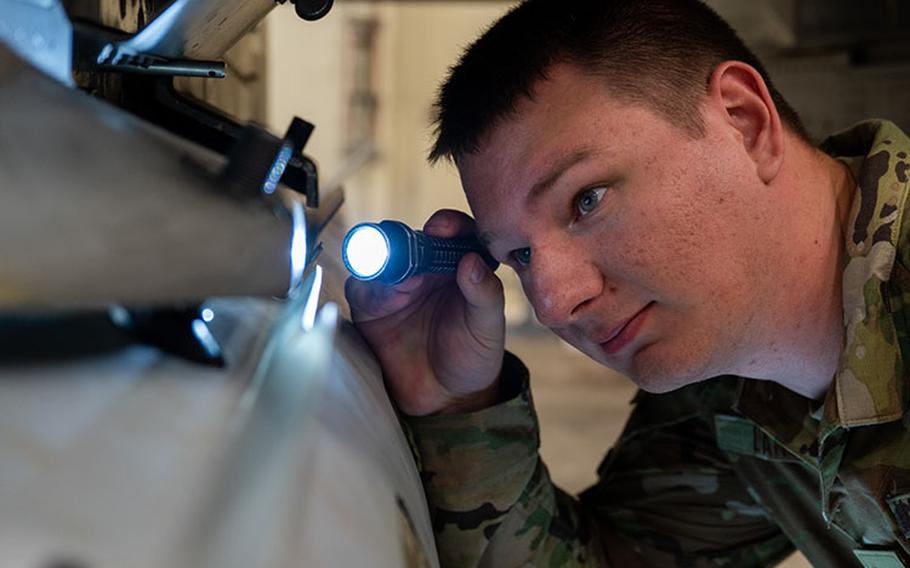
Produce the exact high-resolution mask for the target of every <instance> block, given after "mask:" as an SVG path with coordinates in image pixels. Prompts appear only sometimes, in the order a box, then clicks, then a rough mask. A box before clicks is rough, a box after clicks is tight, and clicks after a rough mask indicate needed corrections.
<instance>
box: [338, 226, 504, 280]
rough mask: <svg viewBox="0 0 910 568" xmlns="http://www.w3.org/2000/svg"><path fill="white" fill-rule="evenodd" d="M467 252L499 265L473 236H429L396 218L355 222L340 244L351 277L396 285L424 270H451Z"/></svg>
mask: <svg viewBox="0 0 910 568" xmlns="http://www.w3.org/2000/svg"><path fill="white" fill-rule="evenodd" d="M469 252H476V253H478V254H479V255H480V256H481V257H482V258H483V260H484V262H486V263H487V265H488V266H489V267H490V270H496V268H497V267H498V266H499V263H498V262H496V260H495V259H494V258H493V257H491V256H490V254H489V253H488V252H487V250H486V248H484V246H483V245H482V244H480V241H478V240H477V239H476V238H475V237H454V238H450V239H446V238H442V237H431V236H429V235H427V234H426V233H424V232H423V231H415V230H414V229H412V228H410V227H408V226H407V225H405V224H404V223H401V222H399V221H382V222H381V223H361V224H359V225H356V226H355V227H354V228H353V229H351V230H350V231H348V234H347V236H345V238H344V243H342V245H341V258H342V260H344V265H345V266H346V267H347V269H348V271H350V273H351V274H352V275H353V276H354V278H357V279H358V280H378V281H380V282H382V283H384V284H399V283H401V282H404V281H405V280H407V279H408V278H410V277H412V276H416V275H417V274H422V273H425V272H431V273H436V274H442V273H451V272H455V270H456V269H457V268H458V263H459V261H461V258H462V257H463V256H464V255H466V254H467V253H469Z"/></svg>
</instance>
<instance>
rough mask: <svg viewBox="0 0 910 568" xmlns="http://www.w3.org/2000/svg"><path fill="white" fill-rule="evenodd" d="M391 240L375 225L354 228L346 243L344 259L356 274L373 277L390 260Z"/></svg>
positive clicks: (362, 276)
mask: <svg viewBox="0 0 910 568" xmlns="http://www.w3.org/2000/svg"><path fill="white" fill-rule="evenodd" d="M390 252H391V251H390V250H389V241H388V239H387V238H386V236H385V234H383V232H382V231H380V230H379V229H378V228H377V227H375V226H373V225H363V226H361V227H358V228H356V229H354V231H353V232H352V233H351V234H350V235H348V238H347V240H346V241H345V243H344V260H345V263H346V264H347V265H348V268H349V269H350V270H351V272H353V273H354V275H355V276H359V277H360V278H372V277H374V276H376V275H377V274H379V272H380V271H381V270H382V269H383V268H385V265H386V263H387V262H388V260H389V253H390Z"/></svg>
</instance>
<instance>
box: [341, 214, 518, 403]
mask: <svg viewBox="0 0 910 568" xmlns="http://www.w3.org/2000/svg"><path fill="white" fill-rule="evenodd" d="M424 232H425V233H427V234H428V235H431V236H434V237H454V236H465V235H472V234H474V232H475V227H474V221H473V219H471V218H470V217H468V216H467V215H465V214H464V213H460V212H458V211H452V210H446V209H443V210H440V211H437V212H436V213H434V214H433V216H432V217H430V219H429V220H428V221H427V222H426V225H424ZM345 295H346V296H347V299H348V303H350V305H351V314H352V317H353V320H354V324H355V325H356V326H357V329H359V330H360V332H361V333H362V334H363V336H364V338H365V339H366V340H367V343H369V344H370V347H372V349H373V352H374V353H376V356H377V357H379V362H380V364H381V365H382V369H383V372H384V374H385V380H386V384H387V386H388V388H389V390H390V392H391V395H392V397H393V398H394V399H395V402H396V403H397V404H398V407H399V408H400V409H401V410H402V411H403V412H404V413H405V414H409V415H411V416H425V415H428V414H446V413H455V412H469V411H473V410H479V409H481V408H485V407H487V406H490V405H491V404H494V403H496V402H497V399H498V395H499V371H500V369H501V367H502V359H503V350H504V343H505V314H504V299H503V292H502V282H500V280H499V278H497V277H496V275H494V274H493V272H492V271H490V269H489V267H488V266H487V265H486V263H484V261H483V260H482V259H481V258H480V256H479V255H477V254H475V253H469V254H467V255H465V257H464V258H462V259H461V263H460V264H459V265H458V271H457V273H456V274H455V275H454V276H453V275H449V274H442V275H437V274H422V275H419V276H415V277H413V278H411V279H410V280H407V281H405V282H402V283H401V284H398V285H397V286H387V285H385V284H382V283H379V282H375V281H372V282H362V281H360V280H356V279H353V278H349V279H348V281H347V283H346V285H345Z"/></svg>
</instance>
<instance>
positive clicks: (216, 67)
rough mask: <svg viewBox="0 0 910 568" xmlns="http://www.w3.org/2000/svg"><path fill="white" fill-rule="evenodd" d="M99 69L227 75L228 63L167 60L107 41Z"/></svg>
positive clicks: (143, 72)
mask: <svg viewBox="0 0 910 568" xmlns="http://www.w3.org/2000/svg"><path fill="white" fill-rule="evenodd" d="M95 63H96V64H97V65H98V68H99V69H103V70H105V71H116V72H122V73H142V74H146V75H170V76H178V75H179V76H183V77H207V78H212V79H223V78H224V62H222V61H192V60H187V59H167V58H164V57H158V56H156V55H148V54H145V53H136V52H134V51H133V50H131V49H129V48H127V47H125V46H123V45H117V44H114V43H108V44H106V45H105V46H104V47H103V48H102V49H101V52H100V53H99V54H98V57H97V59H96V61H95Z"/></svg>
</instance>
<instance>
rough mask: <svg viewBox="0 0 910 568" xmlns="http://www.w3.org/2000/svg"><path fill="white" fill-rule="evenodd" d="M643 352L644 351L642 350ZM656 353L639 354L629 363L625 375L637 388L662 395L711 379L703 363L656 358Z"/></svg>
mask: <svg viewBox="0 0 910 568" xmlns="http://www.w3.org/2000/svg"><path fill="white" fill-rule="evenodd" d="M643 351H644V350H643ZM657 355H658V354H656V353H642V352H639V353H637V354H636V356H635V357H634V358H633V360H632V361H631V364H630V366H629V369H628V370H627V371H626V375H627V376H628V377H629V379H630V380H631V381H632V382H633V383H635V384H636V385H637V386H638V388H640V389H641V390H643V391H645V392H649V393H653V394H664V393H668V392H672V391H675V390H677V389H681V388H683V387H687V386H689V385H692V384H695V383H699V382H701V381H704V380H707V379H709V378H711V376H712V375H710V374H709V373H708V372H707V371H706V369H707V364H706V362H704V361H699V360H697V359H691V358H684V357H658V356H657Z"/></svg>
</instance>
